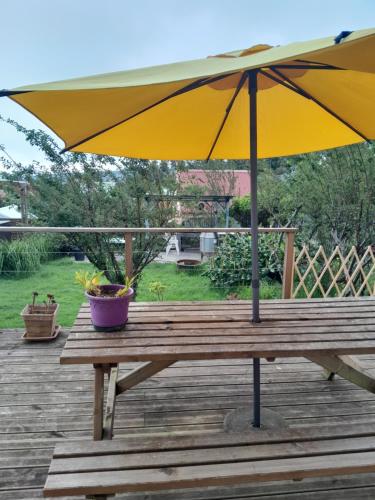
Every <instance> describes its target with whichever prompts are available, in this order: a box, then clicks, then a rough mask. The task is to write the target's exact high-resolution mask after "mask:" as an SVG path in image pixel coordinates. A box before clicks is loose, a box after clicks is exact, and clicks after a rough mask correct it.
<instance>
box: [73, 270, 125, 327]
mask: <svg viewBox="0 0 375 500" xmlns="http://www.w3.org/2000/svg"><path fill="white" fill-rule="evenodd" d="M102 275H103V272H93V273H91V274H90V273H89V272H88V271H78V272H77V273H76V275H75V278H76V282H77V283H79V284H80V285H82V286H83V288H84V290H85V295H86V297H87V298H88V300H89V303H90V311H91V321H92V324H93V326H94V328H95V330H96V331H98V332H113V331H116V330H121V329H122V328H124V326H125V325H126V322H127V321H128V310H129V302H130V299H131V298H132V297H133V295H134V290H133V289H132V288H131V286H132V284H133V282H134V278H131V279H130V278H126V280H125V284H124V285H112V284H110V285H101V284H100V279H101V277H102Z"/></svg>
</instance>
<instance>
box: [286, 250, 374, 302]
mask: <svg viewBox="0 0 375 500" xmlns="http://www.w3.org/2000/svg"><path fill="white" fill-rule="evenodd" d="M293 268H294V274H295V277H296V279H295V283H294V288H293V293H292V297H300V296H304V297H307V298H311V297H316V296H319V297H330V296H335V297H344V296H346V295H352V296H354V297H359V296H360V295H375V255H374V250H373V249H372V247H371V246H369V247H367V248H366V250H365V251H364V252H363V254H362V255H359V254H358V252H357V250H356V248H355V247H354V246H353V247H352V248H351V249H350V250H349V252H348V253H347V254H346V255H344V254H343V252H342V251H341V250H340V248H339V247H336V248H335V249H334V251H333V252H332V254H331V255H329V256H328V255H327V254H326V252H325V251H324V248H323V247H322V246H320V247H319V248H318V250H317V252H315V253H314V254H313V255H310V252H309V248H308V247H307V246H306V245H304V246H303V247H302V250H301V251H300V252H299V254H298V255H297V257H296V259H295V262H294V266H293Z"/></svg>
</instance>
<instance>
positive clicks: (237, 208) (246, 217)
mask: <svg viewBox="0 0 375 500" xmlns="http://www.w3.org/2000/svg"><path fill="white" fill-rule="evenodd" d="M260 201H261V200H259V201H258V220H259V224H260V225H262V226H263V227H266V226H269V225H270V216H271V214H270V213H269V212H268V210H267V209H265V208H264V207H262V205H261V203H260ZM250 203H251V200H250V195H248V194H247V195H245V196H238V197H236V198H234V199H233V201H232V205H231V207H230V209H229V213H230V215H231V217H233V219H234V220H235V221H237V222H238V223H239V224H240V225H241V227H250V226H251V211H250Z"/></svg>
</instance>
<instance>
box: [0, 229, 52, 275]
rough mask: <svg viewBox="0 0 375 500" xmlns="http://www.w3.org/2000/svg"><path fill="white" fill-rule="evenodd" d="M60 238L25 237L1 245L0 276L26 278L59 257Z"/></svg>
mask: <svg viewBox="0 0 375 500" xmlns="http://www.w3.org/2000/svg"><path fill="white" fill-rule="evenodd" d="M61 242H62V238H61V237H60V236H58V235H57V236H55V235H47V236H39V235H35V236H25V237H24V238H22V239H21V238H20V239H16V240H12V241H4V242H2V243H0V275H2V276H7V277H10V278H24V277H27V276H30V274H32V273H34V272H35V271H38V270H39V269H40V264H41V263H42V262H47V261H49V260H52V259H54V258H56V257H58V256H59V253H58V252H59V248H60V245H61Z"/></svg>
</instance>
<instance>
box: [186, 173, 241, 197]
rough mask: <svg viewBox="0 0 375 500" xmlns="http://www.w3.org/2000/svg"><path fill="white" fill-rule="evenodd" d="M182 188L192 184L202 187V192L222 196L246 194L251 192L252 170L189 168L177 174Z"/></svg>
mask: <svg viewBox="0 0 375 500" xmlns="http://www.w3.org/2000/svg"><path fill="white" fill-rule="evenodd" d="M177 180H178V183H179V185H180V187H181V189H182V190H186V189H187V188H189V187H191V186H195V187H201V188H202V191H203V192H202V194H205V195H222V196H244V195H247V194H250V172H249V171H248V170H203V169H197V170H194V169H189V170H186V171H184V172H179V173H178V174H177Z"/></svg>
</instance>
